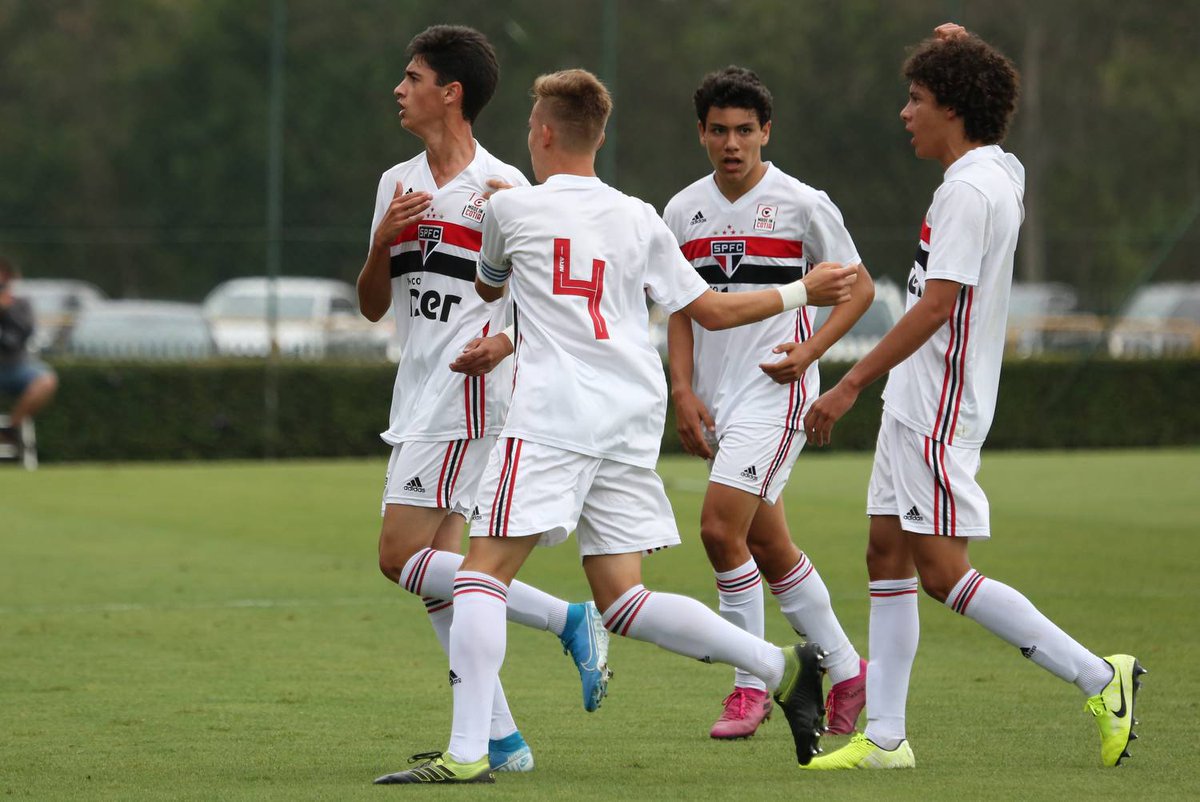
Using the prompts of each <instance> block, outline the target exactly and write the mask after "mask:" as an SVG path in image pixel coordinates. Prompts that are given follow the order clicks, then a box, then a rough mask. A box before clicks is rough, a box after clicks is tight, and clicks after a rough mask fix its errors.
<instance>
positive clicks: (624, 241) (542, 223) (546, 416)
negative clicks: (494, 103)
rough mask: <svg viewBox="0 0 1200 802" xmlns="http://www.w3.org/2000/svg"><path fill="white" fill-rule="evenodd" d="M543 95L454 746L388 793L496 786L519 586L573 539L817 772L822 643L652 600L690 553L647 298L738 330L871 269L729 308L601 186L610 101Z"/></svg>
mask: <svg viewBox="0 0 1200 802" xmlns="http://www.w3.org/2000/svg"><path fill="white" fill-rule="evenodd" d="M533 91H534V97H535V98H536V100H535V102H534V105H533V110H532V112H531V114H530V117H529V151H530V157H531V159H532V162H533V170H534V174H535V175H536V177H537V179H538V180H539V181H542V182H543V183H542V184H541V185H540V186H535V187H516V188H514V189H509V190H505V191H504V192H502V193H499V194H498V195H496V196H494V197H493V198H492V201H491V209H490V210H489V214H488V217H487V218H486V219H485V220H484V225H483V246H482V248H481V249H480V262H479V272H478V275H477V278H476V289H477V290H478V292H479V294H480V295H481V296H482V297H483V298H484V299H495V298H499V297H500V296H501V294H502V293H503V292H504V288H505V286H507V287H508V290H509V292H510V293H511V296H512V299H513V304H514V306H515V309H516V338H517V343H516V366H515V368H514V370H515V373H516V380H515V383H514V387H513V397H512V405H511V406H510V408H509V412H508V417H507V419H506V421H505V424H504V430H503V431H502V432H501V435H500V440H499V442H498V443H497V444H496V447H495V449H494V450H493V452H492V456H491V459H490V461H489V462H488V467H487V468H486V470H485V472H484V479H483V489H482V490H481V507H480V511H481V513H482V515H483V522H484V525H482V526H476V527H473V528H472V530H471V545H470V548H469V550H468V552H467V558H466V560H464V561H463V565H462V568H461V569H460V570H459V572H458V574H457V575H456V577H455V596H454V601H455V607H456V612H455V617H454V625H453V627H452V628H451V630H450V668H451V670H452V671H453V672H454V675H455V677H456V678H457V680H458V682H457V683H456V684H455V685H454V687H453V693H454V718H453V727H452V730H451V736H450V743H449V747H448V748H447V750H446V752H445V753H426V754H425V755H423V757H426V758H428V759H427V760H426V761H425V762H424V763H421V764H420V765H418V766H416V767H415V768H413V769H410V770H408V771H401V772H397V773H395V774H391V775H388V776H386V777H381V778H379V780H377V782H381V783H434V782H454V783H458V782H490V781H492V779H493V776H492V774H491V773H490V772H489V771H488V760H487V722H488V720H489V718H490V716H491V707H492V692H491V688H492V686H493V685H494V683H495V679H496V677H497V676H498V674H499V671H500V666H501V664H502V663H503V661H504V652H505V640H506V637H505V631H504V626H503V623H504V609H505V604H506V601H507V602H509V603H511V587H510V583H511V582H512V580H513V577H514V576H515V575H516V574H517V571H518V570H519V569H520V567H521V565H522V564H523V563H524V562H525V560H526V559H527V558H528V556H529V554H530V553H531V552H532V550H533V548H534V546H535V545H537V544H538V543H541V544H543V545H553V544H555V543H560V542H562V541H563V540H565V539H566V538H567V536H568V534H569V533H570V532H571V531H572V530H574V531H575V532H576V536H577V538H578V540H579V549H580V553H581V554H582V556H583V570H584V573H585V574H586V575H587V579H588V583H589V584H590V586H591V589H592V595H593V598H594V599H595V601H596V604H597V605H598V606H599V607H600V608H601V609H602V610H603V611H604V612H603V616H604V625H605V626H606V627H607V628H608V630H609V631H610V632H614V633H616V634H619V635H628V636H629V637H633V638H637V639H638V640H644V641H649V642H652V643H656V644H658V645H659V646H662V647H664V648H666V649H669V650H671V651H674V652H677V653H679V654H683V655H687V656H690V657H693V658H697V659H700V660H705V661H719V662H724V663H730V664H733V665H736V666H738V667H740V668H743V669H745V670H747V671H749V672H751V673H753V674H755V675H756V676H758V677H760V678H761V679H762V680H763V681H764V683H766V685H767V687H768V688H770V689H772V690H773V691H774V692H775V694H776V701H777V702H779V704H780V705H781V707H783V709H784V712H785V714H786V715H787V717H788V721H789V723H790V724H791V726H792V734H793V738H794V739H795V742H796V753H797V759H798V760H800V761H802V762H806V761H808V760H809V759H811V757H812V754H813V753H814V751H815V749H816V743H817V740H818V738H819V736H820V726H821V719H822V710H821V667H820V647H819V646H817V645H816V644H815V643H808V644H802V645H799V646H795V647H791V648H788V649H779V648H777V647H775V646H772V645H771V644H769V643H767V642H766V641H764V640H762V639H761V638H757V637H755V636H753V635H751V634H749V633H747V632H745V631H744V630H742V629H739V628H738V627H736V626H734V625H733V624H730V623H729V622H728V621H725V620H724V619H723V618H721V617H720V616H719V615H717V614H716V613H714V612H713V611H711V610H709V609H708V608H707V607H705V606H704V605H703V604H700V603H699V602H697V601H694V600H692V599H689V598H686V597H684V596H677V595H674V594H670V593H658V592H651V591H649V590H647V589H646V588H645V587H643V586H642V581H641V562H642V558H643V556H644V555H645V554H646V553H647V552H653V551H656V550H658V549H662V548H666V547H668V546H672V545H675V544H677V543H679V533H678V530H677V529H676V526H675V519H674V516H673V514H672V512H671V505H670V502H669V501H668V500H667V495H666V492H665V490H664V489H663V485H662V480H661V479H660V478H659V477H658V474H656V473H655V472H654V466H655V463H656V461H657V459H658V450H659V445H660V441H661V437H662V427H663V420H664V416H665V412H666V401H667V399H666V381H665V378H664V376H663V371H662V363H661V361H660V359H659V357H658V354H657V353H656V352H655V350H654V348H653V347H652V346H651V345H650V337H649V318H648V310H647V307H646V295H647V293H648V294H649V295H650V297H652V298H653V299H654V300H655V301H657V302H658V303H660V304H662V305H664V306H666V307H667V308H668V309H671V310H677V309H684V310H686V311H687V313H688V315H689V316H691V317H692V318H693V319H694V320H697V321H699V322H700V323H701V324H702V325H705V326H709V327H712V328H724V327H729V326H735V325H739V324H743V323H748V322H752V321H755V320H761V319H763V318H765V317H768V316H771V315H775V314H779V313H780V312H783V311H786V310H788V309H795V308H797V307H798V306H801V305H803V304H804V301H805V297H806V296H807V297H808V299H809V300H810V301H811V302H813V303H817V304H822V305H828V304H831V303H836V302H841V301H844V300H846V299H847V298H848V297H849V295H850V286H851V285H852V284H853V280H854V277H855V274H856V272H857V271H856V269H855V268H854V267H842V266H841V265H833V264H825V265H820V266H818V268H817V269H815V270H814V271H812V272H810V273H809V274H808V275H806V276H805V277H804V278H803V279H802V280H800V281H796V282H793V283H791V284H787V285H785V286H783V287H781V288H779V289H765V290H758V291H755V292H743V293H728V294H724V293H715V292H713V291H712V290H710V289H709V288H708V285H707V284H705V283H704V281H703V280H702V279H700V277H699V276H698V275H696V272H695V271H694V270H693V269H692V268H691V266H690V265H689V264H688V263H687V261H686V260H684V259H683V257H682V255H681V254H680V252H679V248H678V245H677V244H676V242H675V239H674V237H672V236H671V232H670V231H669V230H668V229H667V227H666V226H665V225H664V224H663V222H662V220H661V219H660V218H659V217H658V215H657V214H656V213H655V211H654V209H653V207H651V206H650V205H649V204H646V203H643V202H642V201H639V200H637V199H635V198H631V197H629V196H627V195H624V194H622V193H620V192H618V191H617V190H615V189H613V188H611V187H609V186H606V185H605V184H604V183H602V182H601V181H600V179H599V178H597V177H596V173H595V158H596V151H597V150H598V149H599V147H600V145H601V143H602V142H603V140H604V125H605V122H606V121H607V119H608V116H609V113H610V111H611V109H612V100H611V98H610V96H609V94H608V90H606V89H605V88H604V85H603V84H602V83H600V81H599V80H598V79H597V78H596V77H595V76H594V75H592V74H591V73H588V72H585V71H583V70H566V71H563V72H558V73H554V74H551V75H544V76H542V77H540V78H538V80H537V81H536V82H535V84H534V89H533Z"/></svg>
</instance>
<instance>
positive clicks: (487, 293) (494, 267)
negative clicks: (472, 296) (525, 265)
mask: <svg viewBox="0 0 1200 802" xmlns="http://www.w3.org/2000/svg"><path fill="white" fill-rule="evenodd" d="M481 240H482V241H481V243H480V246H479V266H478V268H477V269H476V272H475V292H477V293H479V297H480V298H482V299H483V300H485V301H487V302H488V303H491V302H492V301H495V300H497V299H498V298H500V297H501V296H502V295H504V288H505V286H506V285H507V284H508V277H509V276H511V275H512V260H511V259H509V258H508V255H507V254H506V253H505V243H504V232H502V231H501V230H500V223H499V222H498V220H497V219H496V202H495V200H494V199H493V200H492V202H491V209H490V210H489V213H488V216H487V217H485V218H484V220H483V231H482V234H481Z"/></svg>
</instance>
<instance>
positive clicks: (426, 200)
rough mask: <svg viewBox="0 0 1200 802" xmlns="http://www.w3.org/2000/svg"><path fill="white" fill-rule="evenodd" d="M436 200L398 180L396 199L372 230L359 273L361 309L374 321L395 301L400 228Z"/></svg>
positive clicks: (413, 220)
mask: <svg viewBox="0 0 1200 802" xmlns="http://www.w3.org/2000/svg"><path fill="white" fill-rule="evenodd" d="M431 203H433V196H432V195H430V194H429V193H428V192H409V193H407V194H405V193H404V190H403V187H402V185H401V184H399V183H397V184H396V189H395V191H394V192H393V194H392V200H391V202H390V203H389V204H388V207H387V210H386V211H385V212H384V214H383V217H382V218H381V219H380V220H379V223H378V225H376V226H375V231H374V232H372V234H371V250H370V251H368V252H367V260H366V262H364V263H363V267H362V271H360V272H359V274H358V283H357V289H358V309H359V311H360V312H362V314H363V317H365V318H366V319H367V320H370V321H372V322H375V321H378V320H379V319H380V318H382V317H383V316H384V315H386V314H387V311H388V309H389V308H390V307H391V305H392V272H391V253H390V251H391V246H392V243H393V242H395V240H396V238H397V237H398V236H400V232H401V231H403V230H404V229H406V228H408V227H409V226H411V225H414V224H415V223H416V222H417V221H418V220H420V219H421V216H422V215H424V214H425V211H426V210H427V209H428V208H429V206H430V204H431Z"/></svg>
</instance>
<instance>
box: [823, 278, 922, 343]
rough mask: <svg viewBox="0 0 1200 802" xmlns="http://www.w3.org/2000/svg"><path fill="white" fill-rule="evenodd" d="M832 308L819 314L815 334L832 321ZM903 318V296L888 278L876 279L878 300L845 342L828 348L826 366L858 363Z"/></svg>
mask: <svg viewBox="0 0 1200 802" xmlns="http://www.w3.org/2000/svg"><path fill="white" fill-rule="evenodd" d="M829 312H830V309H829V307H822V308H821V309H820V310H818V311H817V316H816V320H814V321H813V330H814V331H815V330H816V329H817V328H819V327H820V326H821V325H822V324H823V323H824V322H825V321H826V320H827V319H828V318H829ZM903 314H904V293H903V292H902V291H901V289H900V287H899V286H898V285H897V284H896V282H894V281H892V280H891V279H889V278H877V279H875V300H873V301H871V305H870V306H869V307H867V311H866V312H864V313H863V316H862V317H860V318H859V319H858V322H856V323H855V324H854V325H853V326H852V327H851V328H850V331H848V332H846V335H845V336H844V337H842V339H840V340H838V341H837V342H836V343H834V344H833V345H831V346H830V347H829V350H828V351H826V352H825V356H823V357H822V360H823V361H826V362H855V361H857V360H859V359H862V358H863V357H864V356H866V355H867V353H868V352H869V351H870V350H871V349H872V348H874V347H875V344H876V343H878V342H879V341H880V340H881V339H882V338H883V335H885V334H887V333H888V331H889V330H890V329H891V328H892V326H894V325H896V321H897V320H899V319H900V318H901V316H902V315H903Z"/></svg>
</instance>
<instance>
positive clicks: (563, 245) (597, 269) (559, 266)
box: [554, 239, 608, 340]
mask: <svg viewBox="0 0 1200 802" xmlns="http://www.w3.org/2000/svg"><path fill="white" fill-rule="evenodd" d="M554 294H555V295H578V296H580V297H583V298H587V302H588V314H589V315H591V316H592V326H593V327H594V328H595V330H596V339H597V340H607V339H608V324H607V323H605V322H604V316H603V315H601V314H600V298H601V297H602V296H603V295H604V262H603V261H602V260H600V259H593V260H592V277H591V279H589V280H587V281H585V280H583V279H574V278H571V240H569V239H556V240H554Z"/></svg>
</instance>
